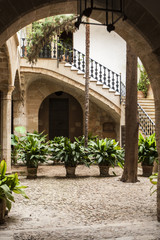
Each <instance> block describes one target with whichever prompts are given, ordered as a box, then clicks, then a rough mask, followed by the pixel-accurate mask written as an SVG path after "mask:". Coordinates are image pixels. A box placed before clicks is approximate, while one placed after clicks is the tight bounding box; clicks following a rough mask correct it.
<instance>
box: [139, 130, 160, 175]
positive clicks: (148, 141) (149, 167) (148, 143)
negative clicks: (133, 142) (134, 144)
mask: <svg viewBox="0 0 160 240" xmlns="http://www.w3.org/2000/svg"><path fill="white" fill-rule="evenodd" d="M155 161H156V162H158V152H157V148H156V139H155V133H154V134H152V135H151V136H149V137H146V138H144V137H143V136H142V134H141V133H140V134H139V141H138V162H139V163H141V165H142V170H143V176H144V177H149V176H151V175H152V171H153V165H154V162H155Z"/></svg>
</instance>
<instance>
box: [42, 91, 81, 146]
mask: <svg viewBox="0 0 160 240" xmlns="http://www.w3.org/2000/svg"><path fill="white" fill-rule="evenodd" d="M38 131H39V132H42V131H44V132H45V134H47V135H48V138H49V139H53V138H54V137H55V136H65V137H69V138H70V139H71V140H72V141H73V140H74V137H79V136H82V134H83V109H82V108H81V105H80V103H79V102H78V101H77V100H76V99H75V98H74V97H73V96H72V95H70V94H67V93H65V92H63V91H56V92H54V93H52V94H50V95H49V96H47V97H46V98H45V99H44V100H43V102H42V103H41V105H40V108H39V114H38Z"/></svg>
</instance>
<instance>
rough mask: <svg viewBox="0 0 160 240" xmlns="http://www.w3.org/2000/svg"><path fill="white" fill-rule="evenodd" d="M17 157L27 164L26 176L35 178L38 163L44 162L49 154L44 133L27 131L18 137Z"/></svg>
mask: <svg viewBox="0 0 160 240" xmlns="http://www.w3.org/2000/svg"><path fill="white" fill-rule="evenodd" d="M18 144H19V149H18V159H21V160H22V161H23V162H24V163H25V164H26V166H27V172H28V174H27V178H30V179H32V178H36V177H37V169H38V164H39V163H44V162H45V161H46V160H47V157H48V154H49V146H48V142H46V135H43V132H42V133H37V132H34V133H27V134H26V135H25V136H22V137H20V138H19V143H18Z"/></svg>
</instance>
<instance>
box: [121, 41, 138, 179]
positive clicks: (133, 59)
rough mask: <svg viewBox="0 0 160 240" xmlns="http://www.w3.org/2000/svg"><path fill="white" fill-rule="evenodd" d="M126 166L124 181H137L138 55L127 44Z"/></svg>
mask: <svg viewBox="0 0 160 240" xmlns="http://www.w3.org/2000/svg"><path fill="white" fill-rule="evenodd" d="M125 127H126V131H125V166H124V172H123V176H122V179H121V180H122V181H124V182H136V181H137V163H138V128H139V123H138V110H137V56H136V55H135V53H134V51H133V50H132V48H131V47H130V46H129V45H127V69H126V109H125Z"/></svg>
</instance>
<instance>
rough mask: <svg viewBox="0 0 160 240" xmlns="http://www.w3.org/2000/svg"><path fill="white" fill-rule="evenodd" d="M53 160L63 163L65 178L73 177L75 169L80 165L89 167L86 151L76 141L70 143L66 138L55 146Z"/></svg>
mask: <svg viewBox="0 0 160 240" xmlns="http://www.w3.org/2000/svg"><path fill="white" fill-rule="evenodd" d="M55 153H56V154H55ZM54 159H56V160H58V161H60V162H62V163H64V166H65V168H66V177H75V170H76V167H77V165H78V164H80V163H84V164H86V165H88V166H89V163H88V156H87V150H85V149H84V147H83V146H81V144H78V142H76V141H75V142H73V143H72V142H71V141H70V139H68V138H67V137H65V138H64V141H62V142H61V143H59V144H58V145H56V146H55V148H54Z"/></svg>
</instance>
